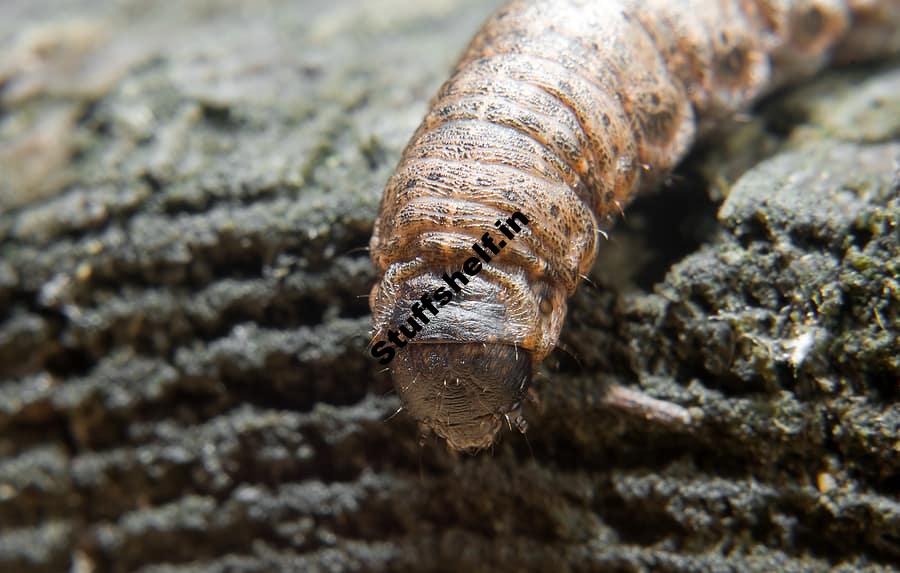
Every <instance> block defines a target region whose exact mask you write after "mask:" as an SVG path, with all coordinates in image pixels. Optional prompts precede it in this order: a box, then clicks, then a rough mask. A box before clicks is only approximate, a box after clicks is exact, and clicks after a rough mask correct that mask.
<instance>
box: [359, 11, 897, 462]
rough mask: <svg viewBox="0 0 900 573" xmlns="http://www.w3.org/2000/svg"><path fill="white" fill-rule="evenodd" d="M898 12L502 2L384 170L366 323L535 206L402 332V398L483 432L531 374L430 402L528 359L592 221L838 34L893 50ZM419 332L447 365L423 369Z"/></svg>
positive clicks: (540, 345)
mask: <svg viewBox="0 0 900 573" xmlns="http://www.w3.org/2000/svg"><path fill="white" fill-rule="evenodd" d="M898 22H900V2H896V1H895V0H885V1H882V2H865V1H862V0H858V1H842V0H841V1H839V0H648V1H640V2H639V1H638V0H618V1H606V2H604V1H596V0H595V1H577V0H555V1H550V0H516V1H514V2H511V3H510V4H508V5H507V6H505V7H503V8H502V9H501V10H499V11H498V12H497V13H496V14H494V15H493V16H492V17H491V18H490V19H489V20H488V21H487V22H486V23H485V24H484V26H483V28H482V29H481V31H480V32H479V33H478V34H477V35H476V37H475V38H474V39H473V40H472V42H471V44H470V46H469V47H468V49H467V50H466V51H465V53H464V55H463V57H462V59H461V60H460V62H459V64H458V65H457V67H456V69H455V71H454V73H453V75H452V77H451V78H450V79H449V80H448V81H447V82H446V83H445V84H444V86H443V87H442V88H441V90H440V91H439V93H438V95H437V97H436V98H435V99H434V101H433V102H432V105H431V109H430V111H429V112H428V114H427V116H426V117H425V119H424V121H423V122H422V125H421V126H420V127H419V129H418V131H417V132H416V133H415V135H414V136H413V138H412V140H411V142H410V143H409V145H408V147H407V148H406V150H405V152H404V154H403V157H402V159H401V161H400V164H399V165H398V167H397V170H396V172H395V174H394V175H393V177H391V179H390V180H389V181H388V183H387V186H386V188H385V191H384V196H383V198H382V203H381V212H380V215H379V217H378V219H377V221H376V223H375V230H374V233H373V236H372V240H371V255H372V260H373V261H374V263H375V265H376V267H377V268H378V270H379V272H380V274H381V279H380V281H379V282H378V283H377V284H376V285H375V287H374V288H373V289H372V293H371V296H370V306H371V308H372V313H373V320H374V330H375V337H376V338H382V339H383V338H384V337H385V335H386V332H387V330H388V329H389V328H395V325H397V324H401V323H402V322H404V321H405V320H406V316H407V315H408V314H409V308H410V306H411V305H412V304H413V303H414V302H415V301H416V300H418V299H419V297H420V296H421V295H422V294H424V293H431V292H433V291H434V290H435V289H436V288H437V287H439V286H442V284H443V282H442V280H441V278H440V277H441V275H442V274H443V273H444V272H447V271H451V272H452V271H454V270H458V269H459V267H460V265H461V264H462V262H463V261H465V260H466V259H467V258H468V257H470V256H471V251H470V247H471V245H472V243H473V242H477V241H478V240H479V238H480V237H481V235H482V234H483V233H484V232H486V231H493V230H494V226H493V225H494V221H496V220H497V219H499V218H506V217H507V216H509V214H511V213H513V212H515V211H521V212H523V213H525V214H526V215H527V216H528V217H530V218H531V220H532V224H530V225H529V226H528V228H527V230H526V231H524V232H523V233H522V234H521V235H519V236H518V237H517V238H516V239H515V241H513V242H512V244H511V245H510V246H509V247H508V248H506V249H505V250H504V251H503V252H502V253H501V255H500V256H499V257H498V258H497V259H495V260H494V261H492V262H491V263H490V264H488V265H486V266H485V269H484V271H482V272H481V273H480V274H479V275H477V276H476V277H475V278H474V279H473V280H472V281H471V282H470V283H469V285H468V286H466V288H465V291H464V292H463V296H462V297H461V298H460V297H457V298H456V299H454V300H453V302H452V303H451V304H449V305H447V307H445V308H443V309H442V310H441V312H440V314H439V316H437V317H434V318H433V319H432V320H431V323H430V324H429V325H428V326H427V327H426V328H425V330H424V331H423V332H421V333H420V334H419V335H418V336H417V337H416V338H415V341H414V342H413V343H412V344H411V345H410V346H415V347H417V348H415V349H414V350H413V351H411V350H410V348H409V347H407V348H405V349H400V350H399V352H398V353H399V356H401V357H403V358H402V359H398V360H397V361H396V362H395V363H394V376H395V383H396V382H398V381H406V382H409V381H412V380H415V381H416V384H419V385H422V387H423V388H424V390H422V391H418V392H416V393H409V392H401V396H403V397H404V404H405V407H406V408H407V410H409V411H411V412H412V413H413V415H414V416H415V417H416V418H417V419H419V420H420V422H422V424H423V425H424V426H425V428H426V429H431V430H434V431H435V432H436V433H438V434H439V435H441V436H444V437H447V438H448V439H449V444H450V446H451V447H453V448H455V449H469V448H481V447H485V446H486V445H489V444H490V443H491V442H492V440H493V437H494V435H495V434H496V432H497V431H498V430H499V428H500V427H501V426H502V424H501V423H500V421H502V420H503V418H504V417H505V416H507V415H508V413H509V412H510V411H511V410H512V409H513V408H514V407H515V405H516V404H517V402H518V401H519V400H520V399H521V393H522V392H523V391H524V386H523V387H522V388H521V389H520V390H518V391H515V392H509V393H508V395H507V394H505V393H503V392H501V393H500V394H499V395H505V396H506V399H505V400H502V401H491V402H489V403H483V402H478V401H477V400H474V399H467V400H464V401H462V402H460V405H459V406H458V407H457V409H456V410H455V411H454V412H453V415H452V416H450V418H449V419H448V418H447V417H446V416H439V415H437V412H432V413H431V414H429V411H428V409H432V410H433V409H435V408H437V406H436V405H437V404H440V403H441V402H440V400H439V398H440V397H441V396H444V395H445V394H444V392H445V387H446V384H447V381H448V380H449V379H451V378H455V377H456V376H457V374H459V373H460V372H464V373H465V376H469V375H470V374H471V371H470V370H469V365H470V364H471V363H472V362H473V361H474V362H478V361H488V363H489V364H492V365H494V366H495V367H497V368H499V370H500V371H504V368H501V367H500V365H498V364H497V360H498V359H497V356H498V355H497V352H496V346H504V345H505V346H508V347H510V348H512V349H514V351H515V355H516V356H517V357H518V356H520V354H521V353H527V355H528V356H529V357H530V360H531V365H532V367H533V366H536V365H537V364H539V363H540V362H541V361H542V360H543V359H544V358H545V357H546V356H547V355H548V354H549V353H550V351H551V350H552V349H553V348H554V346H555V345H556V343H557V340H558V337H559V333H560V329H561V328H562V324H563V321H564V318H565V313H566V299H567V297H568V296H570V295H571V294H572V293H573V292H574V291H575V289H576V287H577V286H578V284H579V282H580V280H581V277H583V276H584V275H586V274H587V273H588V272H589V270H590V268H591V266H592V265H593V262H594V259H595V256H596V253H597V246H598V237H599V229H600V224H601V223H602V222H604V221H606V220H607V219H608V218H610V217H611V216H613V215H615V214H617V213H619V212H620V211H621V210H622V208H623V207H624V205H625V204H626V203H627V202H628V201H629V199H630V198H631V196H632V195H633V194H634V193H635V192H636V191H638V190H639V189H642V188H647V187H650V186H652V185H653V184H654V183H656V182H657V181H659V179H660V178H661V177H662V176H663V175H665V174H666V173H667V172H668V171H669V170H670V169H671V168H672V167H673V166H674V165H675V164H676V163H677V162H678V161H679V160H680V159H681V158H682V157H683V156H684V154H685V153H686V152H687V150H688V149H689V147H690V146H691V144H692V143H693V141H694V140H695V139H696V137H697V136H698V135H700V134H702V133H703V132H705V131H707V130H708V128H709V127H711V126H714V125H716V124H717V123H718V122H719V121H721V119H722V118H724V117H727V116H729V115H732V114H734V113H735V112H737V111H739V110H741V109H742V108H745V107H746V106H747V105H748V104H750V103H751V102H752V101H754V100H755V99H757V98H758V97H759V96H760V95H762V94H764V93H766V92H768V91H770V90H772V89H773V88H774V87H777V86H778V85H780V84H782V83H784V82H785V81H788V80H792V79H796V78H797V77H799V76H802V75H808V74H810V73H813V72H815V71H816V70H818V69H819V68H820V67H821V66H822V65H824V64H825V63H826V62H827V61H828V59H829V58H830V57H832V56H833V55H835V52H836V56H837V57H838V58H840V59H842V60H847V59H852V58H854V57H855V56H859V57H868V56H871V55H873V54H875V53H877V52H894V51H896V50H897V49H898V46H900V34H898V32H897V28H898V26H897V23H898ZM873 38H877V39H878V42H875V41H873ZM485 343H487V345H485ZM420 344H422V345H427V346H428V348H429V349H430V350H429V352H431V353H432V354H434V353H436V354H437V355H440V356H441V360H443V362H442V363H444V364H445V367H443V368H432V369H426V370H425V371H421V370H418V369H420V368H421V367H422V360H421V358H422V357H421V356H419V354H421V352H424V351H423V350H422V349H421V348H418V345H420ZM440 345H444V346H446V348H444V349H440V350H436V348H437V347H438V346H440ZM411 352H412V353H415V354H416V356H408V355H409V354H411ZM404 354H406V355H407V356H405V357H404ZM501 354H504V355H507V356H509V355H512V354H511V353H509V352H507V353H501ZM505 370H508V371H509V372H510V373H512V374H511V375H515V376H519V375H520V372H519V368H518V367H509V368H506V369H505ZM491 383H496V384H500V385H501V386H503V387H505V388H518V385H517V384H518V381H517V380H512V381H509V380H507V381H504V380H499V379H498V380H495V381H493V382H491ZM473 419H491V420H493V421H492V422H491V423H485V424H483V426H482V430H481V431H474V432H473V431H468V432H467V433H465V435H464V436H460V435H456V434H454V433H453V432H452V431H451V430H450V428H452V427H453V426H454V424H457V423H459V422H460V420H473ZM451 436H453V439H450V438H451Z"/></svg>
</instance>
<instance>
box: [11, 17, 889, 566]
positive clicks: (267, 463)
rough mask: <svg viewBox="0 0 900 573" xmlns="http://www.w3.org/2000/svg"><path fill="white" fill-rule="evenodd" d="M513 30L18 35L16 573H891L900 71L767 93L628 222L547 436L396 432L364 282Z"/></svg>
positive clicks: (444, 22) (369, 20) (14, 144)
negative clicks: (400, 200) (467, 75)
mask: <svg viewBox="0 0 900 573" xmlns="http://www.w3.org/2000/svg"><path fill="white" fill-rule="evenodd" d="M498 5H499V2H497V1H492V2H483V1H474V0H434V1H429V2H424V3H412V2H402V1H399V0H384V1H379V2H366V1H362V0H340V1H329V2H326V1H319V0H291V1H287V0H285V1H254V2H245V1H237V0H235V1H226V0H222V1H203V0H198V1H192V2H162V1H158V2H148V1H139V0H132V1H118V2H101V1H89V0H72V1H63V0H60V1H35V2H26V1H20V2H13V1H9V0H6V1H4V2H2V3H0V255H2V257H0V571H4V572H5V571H10V572H17V571H35V572H37V571H70V572H75V573H87V572H107V571H109V572H113V571H115V572H119V571H142V572H146V573H150V572H154V573H161V572H173V573H174V572H185V573H186V572H200V571H202V572H219V571H221V572H224V571H234V572H237V571H241V572H245V571H246V572H251V571H253V572H256V571H260V572H262V571H330V572H331V571H420V570H421V571H426V570H427V571H458V570H470V571H488V570H490V571H513V570H515V571H523V570H526V571H628V572H631V571H635V572H636V571H760V572H763V571H765V572H771V571H824V570H828V569H829V568H834V569H835V570H843V571H885V570H891V568H892V567H893V566H894V564H896V563H897V562H898V560H900V502H898V494H900V455H898V453H900V444H898V438H897V436H898V431H900V412H898V408H897V398H898V394H900V393H898V385H897V380H898V379H900V365H898V354H900V353H898V346H897V340H898V338H897V337H898V318H897V316H898V312H897V311H898V306H900V285H898V282H897V276H898V270H900V269H898V268H897V265H898V260H900V246H898V237H897V230H896V224H897V223H896V222H897V218H898V216H900V202H898V169H897V165H898V162H900V144H898V143H897V138H898V135H900V96H898V94H900V69H898V66H897V62H896V61H894V62H881V63H875V64H872V65H867V66H857V67H856V68H852V69H847V68H845V69H843V70H839V71H835V72H831V73H829V74H824V75H822V76H820V77H818V78H817V79H815V80H813V81H810V82H807V83H806V84H804V85H802V86H799V87H795V88H793V89H791V90H786V91H782V92H780V93H778V94H775V95H774V96H772V97H771V98H769V99H768V100H767V101H766V102H763V103H762V104H761V105H760V106H759V107H758V108H757V109H756V110H753V112H752V113H750V114H748V116H747V117H746V118H743V120H742V123H741V124H740V125H739V126H737V127H735V128H733V129H731V130H729V131H728V132H727V134H723V135H720V136H717V138H716V139H715V140H713V141H710V142H707V144H706V145H705V146H702V147H701V148H700V149H699V150H698V151H697V152H695V153H694V154H693V155H692V156H691V157H690V158H689V159H688V160H687V162H686V163H685V164H684V165H683V166H682V167H681V168H680V169H679V170H678V171H677V172H676V173H675V174H674V175H673V177H671V178H670V180H669V181H668V182H667V183H666V185H665V186H664V188H663V189H662V190H661V191H660V192H658V193H652V194H648V195H647V196H646V197H643V198H641V199H639V200H638V201H637V202H636V203H635V204H634V205H633V206H632V208H631V209H630V210H629V211H628V215H627V217H626V218H625V220H624V221H620V222H619V223H618V224H617V226H616V227H615V228H614V229H613V230H612V232H611V240H610V241H609V243H606V244H604V245H603V246H602V248H601V253H600V259H599V262H598V265H597V268H596V269H595V270H594V272H593V273H592V276H591V279H592V284H591V285H587V284H586V285H583V287H582V288H581V289H580V290H579V292H578V294H577V295H576V297H575V298H574V299H573V300H572V301H571V305H570V313H569V317H568V320H567V324H566V328H565V331H564V335H563V338H562V347H563V350H560V351H557V352H556V353H555V354H554V355H553V357H551V359H550V360H548V361H547V362H546V363H545V365H544V366H543V368H542V373H541V374H540V376H539V377H538V379H537V380H536V382H535V389H536V396H537V399H536V401H535V402H533V403H531V404H529V405H528V409H527V411H526V417H527V418H528V420H529V422H530V428H531V429H530V431H529V434H528V435H527V439H526V437H524V436H521V435H518V434H516V433H512V432H508V433H506V434H505V435H504V436H503V438H502V440H501V442H500V443H499V444H497V445H496V446H495V447H494V448H493V449H492V450H491V451H488V452H484V453H482V454H481V455H479V456H468V455H452V454H451V453H449V452H447V451H446V449H445V448H444V447H443V446H442V445H441V444H439V443H427V444H425V445H420V444H419V438H418V430H417V428H416V427H415V425H414V424H413V423H412V422H411V421H410V420H409V419H408V418H406V416H405V415H404V414H402V413H401V414H400V415H397V416H392V414H394V413H395V411H396V410H397V408H398V407H399V401H398V400H397V398H396V396H395V395H394V394H393V392H392V391H391V386H390V379H389V376H388V374H387V373H386V372H384V371H382V370H381V369H380V367H378V365H377V364H375V363H374V361H371V360H370V359H369V357H368V356H367V354H366V352H365V347H366V344H367V343H368V330H369V311H368V303H367V300H366V298H365V297H366V295H367V294H368V292H369V289H370V288H371V285H372V283H373V282H374V279H375V275H374V271H373V269H372V267H371V264H370V262H369V259H368V253H367V251H366V250H365V248H366V247H367V244H368V240H369V236H370V234H371V228H372V221H373V219H374V217H375V214H376V212H377V207H378V201H379V199H380V195H381V190H382V187H383V185H384V182H385V181H386V180H387V178H388V176H389V175H390V172H391V170H392V169H393V167H394V166H395V164H396V161H397V159H398V157H399V154H400V151H401V150H402V148H403V146H404V145H405V143H406V141H407V139H408V138H409V136H410V135H411V134H412V132H413V130H414V129H415V127H416V126H417V125H418V123H419V121H420V120H421V118H422V117H423V115H424V112H425V110H426V107H427V102H428V99H429V98H430V97H431V95H432V94H433V93H435V91H436V90H437V88H438V87H439V85H440V83H441V82H442V81H443V80H444V79H445V78H446V76H447V74H448V71H449V69H450V67H451V66H452V64H453V62H454V61H455V59H456V58H457V57H458V55H459V54H460V52H461V51H462V49H463V47H464V46H465V44H466V42H467V41H468V39H469V38H470V37H471V36H472V35H473V34H474V33H475V31H476V30H477V29H478V27H479V25H480V23H481V22H482V21H483V20H484V18H485V17H486V16H487V15H488V14H489V13H490V12H491V11H492V10H493V9H494V8H495V7H496V6H498ZM610 383H619V384H624V385H627V386H632V387H636V388H641V389H643V390H644V391H645V392H647V393H649V394H651V395H653V396H655V397H657V398H660V399H666V400H671V401H674V402H677V403H679V404H681V405H683V406H685V407H689V408H692V409H693V411H694V412H695V413H696V414H697V415H698V422H697V423H696V424H695V426H693V427H691V428H685V429H683V430H673V429H671V428H663V427H658V426H655V425H654V424H652V423H649V422H646V421H644V420H640V419H632V418H628V417H624V416H622V415H620V414H618V413H616V412H611V411H608V410H607V409H605V408H603V407H602V405H601V404H600V402H601V399H602V396H603V392H604V388H606V387H607V386H608V384H610Z"/></svg>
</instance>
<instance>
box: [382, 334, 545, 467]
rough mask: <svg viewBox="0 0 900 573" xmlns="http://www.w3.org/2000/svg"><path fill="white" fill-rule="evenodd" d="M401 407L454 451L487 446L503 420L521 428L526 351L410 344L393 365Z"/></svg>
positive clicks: (527, 362)
mask: <svg viewBox="0 0 900 573" xmlns="http://www.w3.org/2000/svg"><path fill="white" fill-rule="evenodd" d="M392 370H393V376H394V386H395V387H396V388H397V392H398V393H399V394H400V399H401V400H402V401H403V406H404V408H405V409H406V410H407V411H408V412H409V413H410V414H411V415H412V416H413V417H414V418H415V419H416V420H418V422H419V425H420V427H421V428H422V430H423V432H424V433H426V434H427V433H429V432H433V433H435V434H437V435H438V436H440V437H442V438H444V439H445V440H447V445H448V446H449V447H450V448H451V449H454V450H468V451H477V450H480V449H483V448H486V447H488V446H490V445H491V444H492V443H493V442H494V440H495V438H496V436H497V434H498V433H499V431H500V429H501V428H502V427H503V425H504V424H508V425H509V426H515V427H516V428H518V429H519V431H522V432H524V431H525V427H526V424H525V420H524V418H522V415H521V412H520V410H519V408H520V406H521V403H522V399H523V398H524V396H525V392H526V391H527V390H528V384H529V383H530V382H531V370H532V358H531V355H530V353H529V352H527V351H525V350H522V349H521V348H516V347H514V346H510V345H506V344H481V343H447V342H424V343H411V344H409V345H408V346H407V347H406V348H404V349H403V351H402V352H400V353H399V354H398V357H397V363H396V365H395V366H394V367H393V368H392Z"/></svg>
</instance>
